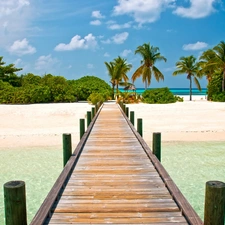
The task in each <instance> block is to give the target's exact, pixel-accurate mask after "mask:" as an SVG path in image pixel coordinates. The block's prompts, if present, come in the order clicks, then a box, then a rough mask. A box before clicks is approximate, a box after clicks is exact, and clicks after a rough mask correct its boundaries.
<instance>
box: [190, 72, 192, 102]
mask: <svg viewBox="0 0 225 225" xmlns="http://www.w3.org/2000/svg"><path fill="white" fill-rule="evenodd" d="M190 101H192V77H191V76H190Z"/></svg>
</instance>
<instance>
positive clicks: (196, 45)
mask: <svg viewBox="0 0 225 225" xmlns="http://www.w3.org/2000/svg"><path fill="white" fill-rule="evenodd" d="M207 47H208V44H207V43H205V42H200V41H198V42H196V43H194V44H185V45H183V50H185V51H188V50H193V51H195V50H200V49H204V48H207Z"/></svg>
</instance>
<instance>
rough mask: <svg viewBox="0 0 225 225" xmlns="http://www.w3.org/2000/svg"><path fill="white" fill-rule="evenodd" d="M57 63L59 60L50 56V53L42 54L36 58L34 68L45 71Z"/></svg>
mask: <svg viewBox="0 0 225 225" xmlns="http://www.w3.org/2000/svg"><path fill="white" fill-rule="evenodd" d="M58 63H59V61H58V60H57V59H56V58H52V56H51V55H50V54H49V55H42V56H40V57H39V58H38V59H37V61H36V63H35V69H36V70H41V71H45V72H46V71H49V70H50V69H51V68H53V67H54V66H55V65H56V64H58Z"/></svg>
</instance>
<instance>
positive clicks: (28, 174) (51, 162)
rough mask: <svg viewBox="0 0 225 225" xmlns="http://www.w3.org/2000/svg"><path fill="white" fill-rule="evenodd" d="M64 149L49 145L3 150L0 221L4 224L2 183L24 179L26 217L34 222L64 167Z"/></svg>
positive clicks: (0, 151)
mask: <svg viewBox="0 0 225 225" xmlns="http://www.w3.org/2000/svg"><path fill="white" fill-rule="evenodd" d="M62 155H63V153H62V150H61V149H59V148H58V149H57V148H53V147H48V148H45V149H43V148H41V149H38V148H25V149H4V150H2V149H0V224H4V217H5V215H4V197H3V185H4V184H5V183H6V182H8V181H11V180H23V181H25V187H26V199H27V217H28V223H30V222H31V220H32V218H33V217H34V215H35V213H36V212H37V210H38V209H39V207H40V205H41V203H42V202H43V201H44V199H45V197H46V195H47V194H48V192H49V191H50V189H51V187H52V186H53V184H54V183H55V181H56V179H57V178H58V176H59V174H60V172H61V171H62V168H63V160H62Z"/></svg>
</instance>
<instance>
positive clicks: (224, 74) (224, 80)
mask: <svg viewBox="0 0 225 225" xmlns="http://www.w3.org/2000/svg"><path fill="white" fill-rule="evenodd" d="M224 82H225V70H224V71H223V80H222V91H224Z"/></svg>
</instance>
